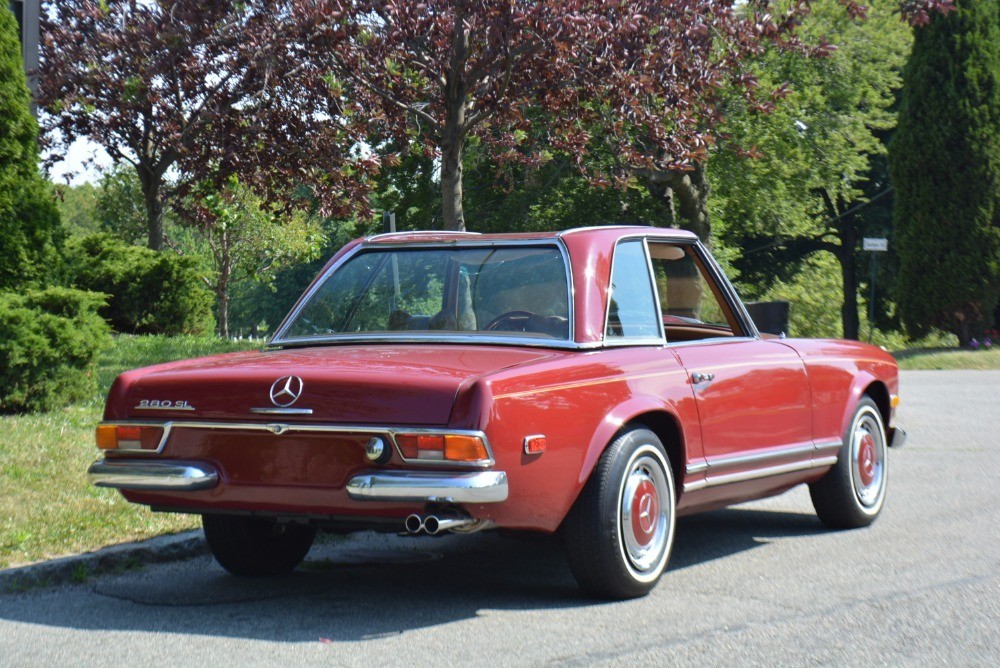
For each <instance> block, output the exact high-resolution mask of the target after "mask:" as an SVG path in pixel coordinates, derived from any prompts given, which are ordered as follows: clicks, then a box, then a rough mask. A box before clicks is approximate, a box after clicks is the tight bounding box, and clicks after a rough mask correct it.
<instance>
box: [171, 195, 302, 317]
mask: <svg viewBox="0 0 1000 668" xmlns="http://www.w3.org/2000/svg"><path fill="white" fill-rule="evenodd" d="M191 198H192V199H191V209H190V211H189V212H188V214H187V215H186V218H187V219H188V220H190V221H194V225H195V229H196V231H197V233H198V236H199V237H200V238H201V240H202V241H203V242H204V244H205V245H206V246H207V247H208V250H209V252H210V255H211V260H212V266H213V268H214V272H213V278H212V279H210V280H208V279H207V280H206V284H207V285H208V286H209V287H210V288H211V289H212V291H213V292H214V293H215V297H216V312H217V316H218V318H217V320H218V334H219V336H222V337H228V336H229V299H230V290H231V287H232V285H233V284H234V283H236V282H239V281H241V280H246V279H253V280H254V281H255V282H257V283H261V284H263V285H269V284H271V283H272V282H273V280H274V276H275V273H276V272H277V271H278V270H280V269H283V268H285V267H287V266H289V265H292V264H295V263H298V262H303V261H309V260H312V259H314V258H315V257H316V254H317V253H318V251H319V249H320V245H321V237H320V229H319V225H318V222H317V221H316V219H315V217H314V216H310V215H309V214H307V213H304V212H302V211H297V212H296V213H295V214H294V215H291V216H288V215H284V214H283V212H281V211H280V210H278V209H277V208H276V207H274V206H269V205H268V204H266V203H264V202H262V201H261V200H260V199H259V198H257V197H255V196H254V195H253V193H252V192H251V191H250V190H249V189H248V188H247V187H246V186H244V185H243V184H241V183H240V182H239V181H238V180H237V179H236V178H235V177H233V178H231V179H230V181H229V183H227V184H226V186H225V187H224V188H223V189H222V190H221V191H217V190H216V187H215V185H214V184H212V183H205V184H201V185H200V186H199V187H198V188H197V189H196V190H195V191H194V192H193V193H192V196H191Z"/></svg>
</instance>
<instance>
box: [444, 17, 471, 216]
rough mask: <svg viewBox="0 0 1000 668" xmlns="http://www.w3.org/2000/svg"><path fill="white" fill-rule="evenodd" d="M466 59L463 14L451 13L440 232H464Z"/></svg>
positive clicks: (466, 36) (466, 48) (466, 40)
mask: <svg viewBox="0 0 1000 668" xmlns="http://www.w3.org/2000/svg"><path fill="white" fill-rule="evenodd" d="M468 59H469V31H468V29H467V27H466V25H465V12H464V11H463V10H462V9H461V6H460V8H459V10H458V11H456V12H455V31H454V34H453V36H452V40H451V58H450V62H449V66H448V74H447V77H446V82H445V98H446V100H447V110H446V112H445V121H444V129H443V130H442V136H441V217H442V218H443V221H444V229H446V230H455V231H459V232H464V231H465V210H464V209H463V208H462V153H463V152H464V150H465V135H466V133H467V132H468V131H469V128H468V127H467V126H466V112H467V111H468V109H467V105H468V102H467V100H466V93H467V90H466V85H465V66H466V63H467V61H468Z"/></svg>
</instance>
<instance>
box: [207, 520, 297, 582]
mask: <svg viewBox="0 0 1000 668" xmlns="http://www.w3.org/2000/svg"><path fill="white" fill-rule="evenodd" d="M201 525H202V528H203V529H204V530H205V540H206V541H207V542H208V548H209V549H210V550H211V551H212V556H214V557H215V560H216V561H218V562H219V565H220V566H222V567H223V568H225V569H226V570H227V571H229V572H230V573H232V574H233V575H247V576H265V575H279V574H281V573H288V572H289V571H291V570H294V569H295V567H296V566H298V565H299V564H300V563H302V560H303V559H305V558H306V554H307V553H308V552H309V548H310V547H312V543H313V539H314V538H315V537H316V529H315V528H314V527H311V526H305V525H301V524H279V523H277V522H271V521H268V520H261V519H256V518H253V517H239V516H230V515H202V517H201Z"/></svg>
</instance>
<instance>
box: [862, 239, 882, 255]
mask: <svg viewBox="0 0 1000 668" xmlns="http://www.w3.org/2000/svg"><path fill="white" fill-rule="evenodd" d="M861 249H862V250H866V251H875V252H883V253H884V252H885V251H887V250H889V240H888V239H885V238H878V237H865V238H864V239H862V240H861Z"/></svg>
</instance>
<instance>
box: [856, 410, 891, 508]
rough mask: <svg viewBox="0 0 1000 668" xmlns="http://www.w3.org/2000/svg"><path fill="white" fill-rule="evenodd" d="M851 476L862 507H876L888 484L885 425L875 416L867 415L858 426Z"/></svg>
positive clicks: (857, 422)
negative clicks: (883, 431)
mask: <svg viewBox="0 0 1000 668" xmlns="http://www.w3.org/2000/svg"><path fill="white" fill-rule="evenodd" d="M851 473H852V476H851V477H852V478H853V481H854V494H855V496H857V499H858V501H859V502H860V503H861V505H862V506H865V507H866V508H871V507H873V506H876V505H877V504H878V503H879V500H880V498H881V496H882V487H883V485H884V482H885V437H884V436H883V434H882V426H881V424H879V422H878V420H877V419H876V418H875V416H874V415H872V414H871V413H867V412H866V413H863V414H862V415H861V416H860V417H859V418H858V420H857V421H856V422H855V423H854V433H853V434H852V436H851Z"/></svg>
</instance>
